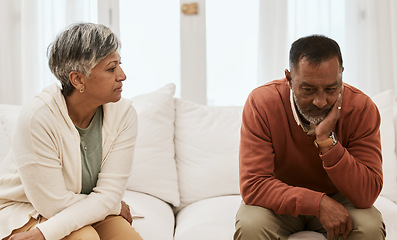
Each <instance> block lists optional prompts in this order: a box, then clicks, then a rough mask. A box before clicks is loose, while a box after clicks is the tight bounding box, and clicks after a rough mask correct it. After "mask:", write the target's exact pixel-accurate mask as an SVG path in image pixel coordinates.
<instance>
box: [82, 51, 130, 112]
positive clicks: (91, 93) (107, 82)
mask: <svg viewBox="0 0 397 240" xmlns="http://www.w3.org/2000/svg"><path fill="white" fill-rule="evenodd" d="M120 63H121V62H120V55H119V54H118V53H111V54H109V55H108V56H107V57H106V58H105V59H103V60H102V61H100V62H99V63H98V64H97V65H96V66H95V67H94V68H93V69H92V70H91V76H90V77H89V78H86V79H85V80H86V81H85V83H84V88H85V89H84V94H85V95H86V96H87V97H88V101H90V102H92V103H94V104H96V105H98V104H99V105H103V104H105V103H109V102H117V101H119V100H120V98H121V92H122V90H123V89H122V87H123V81H124V80H125V79H126V76H125V74H124V72H123V69H121V67H120Z"/></svg>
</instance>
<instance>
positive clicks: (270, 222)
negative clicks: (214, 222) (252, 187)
mask: <svg viewBox="0 0 397 240" xmlns="http://www.w3.org/2000/svg"><path fill="white" fill-rule="evenodd" d="M331 197H332V198H333V199H335V200H336V201H338V202H339V203H341V204H342V205H343V206H344V207H345V208H346V209H347V211H349V213H350V216H351V218H352V221H353V225H354V228H353V231H352V232H351V233H350V235H349V237H348V238H347V239H349V240H366V239H368V240H378V239H379V240H380V239H385V237H386V230H385V224H384V223H383V219H382V215H381V213H380V212H379V211H378V209H376V208H375V207H373V206H372V207H371V208H367V209H358V208H355V207H354V206H353V204H352V203H351V202H350V201H349V200H348V199H347V198H345V197H344V196H343V195H342V194H340V193H337V194H335V195H333V196H331ZM303 230H309V231H316V232H319V233H322V234H323V235H324V236H325V237H326V236H327V232H326V231H325V229H324V228H323V226H322V225H321V223H320V221H319V220H318V218H317V217H315V216H301V215H300V216H298V217H293V216H291V215H277V214H275V213H274V212H273V211H272V210H269V209H266V208H263V207H259V206H252V205H246V204H245V203H244V202H242V203H241V206H240V209H239V211H238V212H237V216H236V232H235V233H234V239H235V240H237V239H239V240H243V239H244V240H256V239H260V240H264V239H269V240H270V239H271V240H274V239H279V240H286V239H288V236H289V235H291V234H293V233H296V232H299V231H303ZM338 239H342V237H339V238H338Z"/></svg>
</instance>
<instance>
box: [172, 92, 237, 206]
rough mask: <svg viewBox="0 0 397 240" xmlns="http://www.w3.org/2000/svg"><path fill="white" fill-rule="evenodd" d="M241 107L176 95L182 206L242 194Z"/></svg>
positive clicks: (176, 137)
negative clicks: (240, 154) (186, 98)
mask: <svg viewBox="0 0 397 240" xmlns="http://www.w3.org/2000/svg"><path fill="white" fill-rule="evenodd" d="M241 112H242V108H241V107H210V106H204V105H199V104H195V103H192V102H187V101H183V100H180V99H175V149H176V152H175V153H176V157H175V159H176V163H177V168H178V178H179V190H180V195H181V207H184V206H186V205H188V204H190V203H192V202H195V201H198V200H201V199H205V198H210V197H215V196H222V195H230V194H239V193H240V191H239V183H238V179H239V178H238V151H239V141H240V125H241Z"/></svg>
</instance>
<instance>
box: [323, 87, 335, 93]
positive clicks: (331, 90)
mask: <svg viewBox="0 0 397 240" xmlns="http://www.w3.org/2000/svg"><path fill="white" fill-rule="evenodd" d="M325 91H327V92H328V93H334V92H335V91H336V88H327V89H325Z"/></svg>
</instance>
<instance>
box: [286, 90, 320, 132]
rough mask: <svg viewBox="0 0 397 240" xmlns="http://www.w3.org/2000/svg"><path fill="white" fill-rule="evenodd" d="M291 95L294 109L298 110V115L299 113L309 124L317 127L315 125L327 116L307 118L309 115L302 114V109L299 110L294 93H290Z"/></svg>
mask: <svg viewBox="0 0 397 240" xmlns="http://www.w3.org/2000/svg"><path fill="white" fill-rule="evenodd" d="M292 94H293V96H294V101H295V106H296V108H298V111H299V113H300V114H301V115H302V117H303V118H304V119H306V121H308V122H309V123H311V124H314V125H317V124H319V123H320V122H321V121H322V120H324V118H325V117H326V116H327V115H326V114H325V115H323V116H318V117H312V116H309V115H307V114H305V113H303V111H302V109H301V108H300V107H299V105H298V101H297V98H296V95H295V93H294V92H292Z"/></svg>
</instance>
